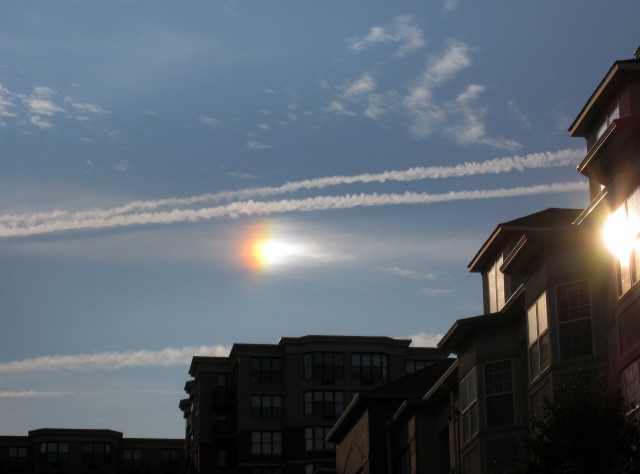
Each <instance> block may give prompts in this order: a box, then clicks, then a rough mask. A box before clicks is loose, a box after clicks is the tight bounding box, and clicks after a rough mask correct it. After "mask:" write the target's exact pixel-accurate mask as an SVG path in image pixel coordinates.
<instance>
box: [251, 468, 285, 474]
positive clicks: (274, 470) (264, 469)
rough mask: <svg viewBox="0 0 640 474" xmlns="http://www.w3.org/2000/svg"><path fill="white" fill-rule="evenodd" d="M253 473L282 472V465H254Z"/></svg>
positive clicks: (276, 473)
mask: <svg viewBox="0 0 640 474" xmlns="http://www.w3.org/2000/svg"><path fill="white" fill-rule="evenodd" d="M251 474H282V468H281V467H252V468H251Z"/></svg>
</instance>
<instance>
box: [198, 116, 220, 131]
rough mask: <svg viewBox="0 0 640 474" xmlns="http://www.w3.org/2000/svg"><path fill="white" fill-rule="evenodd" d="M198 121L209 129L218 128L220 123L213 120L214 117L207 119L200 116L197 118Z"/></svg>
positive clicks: (215, 119)
mask: <svg viewBox="0 0 640 474" xmlns="http://www.w3.org/2000/svg"><path fill="white" fill-rule="evenodd" d="M198 120H200V123H201V124H203V125H206V126H207V127H211V128H215V127H217V126H218V124H219V123H220V121H219V120H218V119H217V118H215V117H207V116H204V115H202V116H200V117H198Z"/></svg>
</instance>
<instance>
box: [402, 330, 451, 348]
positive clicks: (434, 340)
mask: <svg viewBox="0 0 640 474" xmlns="http://www.w3.org/2000/svg"><path fill="white" fill-rule="evenodd" d="M442 336H443V334H429V333H426V332H419V333H417V334H412V335H411V336H409V339H411V341H412V344H411V345H413V346H416V347H436V345H437V344H438V342H439V341H440V339H442Z"/></svg>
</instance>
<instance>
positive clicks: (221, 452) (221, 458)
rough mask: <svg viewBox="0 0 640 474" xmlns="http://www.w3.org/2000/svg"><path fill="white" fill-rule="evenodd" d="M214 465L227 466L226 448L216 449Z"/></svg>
mask: <svg viewBox="0 0 640 474" xmlns="http://www.w3.org/2000/svg"><path fill="white" fill-rule="evenodd" d="M216 467H227V450H226V449H218V450H216Z"/></svg>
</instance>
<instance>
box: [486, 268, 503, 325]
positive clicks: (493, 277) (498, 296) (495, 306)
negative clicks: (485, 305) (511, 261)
mask: <svg viewBox="0 0 640 474" xmlns="http://www.w3.org/2000/svg"><path fill="white" fill-rule="evenodd" d="M502 263H503V256H502V255H500V258H498V260H497V261H496V263H494V264H493V266H492V267H491V268H490V269H489V271H488V272H487V289H488V293H489V295H488V296H489V312H490V313H496V312H498V311H500V310H501V309H502V308H503V306H504V300H505V298H504V275H503V274H502V272H501V271H500V267H501V266H502Z"/></svg>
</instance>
